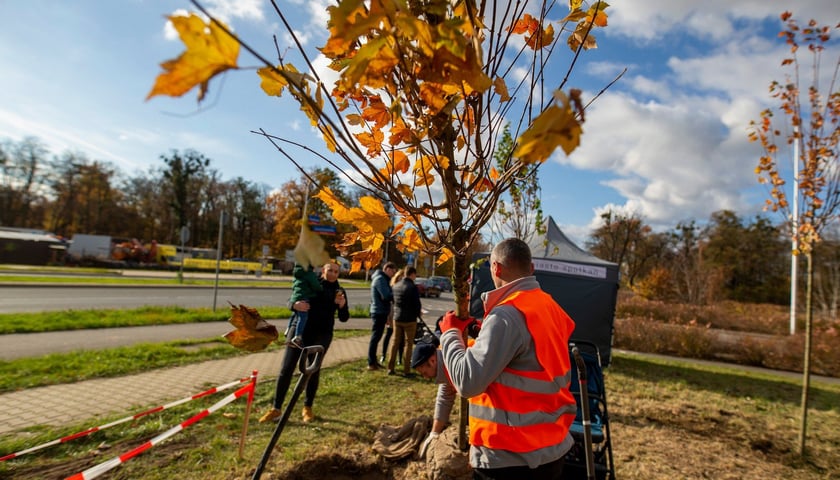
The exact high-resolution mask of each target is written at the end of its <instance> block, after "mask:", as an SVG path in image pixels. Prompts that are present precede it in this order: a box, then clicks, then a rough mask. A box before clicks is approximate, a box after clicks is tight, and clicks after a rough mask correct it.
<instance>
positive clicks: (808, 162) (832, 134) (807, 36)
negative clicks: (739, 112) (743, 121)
mask: <svg viewBox="0 0 840 480" xmlns="http://www.w3.org/2000/svg"><path fill="white" fill-rule="evenodd" d="M781 20H782V22H784V23H785V29H784V30H783V31H782V32H781V33H780V34H779V36H780V37H782V38H784V39H785V41H786V43H787V44H788V45H789V46H790V57H787V58H785V59H783V60H782V66H786V67H790V68H792V69H793V72H792V74H790V75H788V77H787V79H786V83H784V84H782V83H779V82H777V81H773V82H771V84H770V94H771V96H772V97H773V98H775V99H777V100H778V101H779V105H778V110H780V111H781V112H782V114H783V115H784V120H783V122H785V126H786V127H788V128H789V130H788V131H787V132H785V133H782V129H781V126H779V125H778V123H776V124H774V118H773V110H771V109H767V110H764V111H763V112H761V120H760V121H753V122H751V123H750V134H749V138H750V140H751V141H757V142H759V143H760V144H761V146H762V148H763V150H764V155H762V156H761V158H760V159H759V163H758V166H757V167H756V169H755V171H756V174H757V175H758V178H759V182H760V183H762V184H765V185H767V186H768V189H769V193H770V198H769V199H768V200H767V204H766V207H767V209H768V210H772V211H774V212H780V213H782V214H783V215H784V216H785V218H786V220H787V221H788V223H789V225H790V232H791V235H792V237H793V243H794V245H795V248H794V251H793V254H794V255H799V254H802V255H804V256H805V259H806V263H807V273H806V290H805V298H806V305H805V312H806V320H805V357H804V368H803V385H802V405H801V408H802V417H801V419H800V422H801V423H800V430H799V432H800V433H799V444H798V447H799V453H800V455H801V454H804V453H805V438H806V429H807V418H808V390H809V384H810V370H811V343H812V338H811V337H812V333H811V330H812V325H813V307H812V299H813V279H814V259H813V251H814V246H815V245H816V244H817V243H818V242H819V241H820V233H821V231H822V230H823V228H824V227H825V226H826V225H828V224H831V223H832V222H836V221H837V214H838V208H840V168H839V167H838V165H837V158H838V143H840V90H839V89H838V85H837V83H836V82H837V80H840V78H838V73H840V55H838V56H837V58H836V59H835V60H834V61H833V63H829V68H830V70H829V72H831V73H830V74H829V75H828V78H824V76H823V75H824V72H823V71H822V69H821V68H820V67H821V66H822V65H823V55H824V54H825V49H826V47H827V46H829V45H830V44H829V40H830V39H831V33H832V30H836V29H840V24H838V25H836V26H834V27H830V26H823V25H819V23H818V22H817V21H816V20H811V21H810V22H808V24H807V26H804V27H800V25H799V24H798V23H797V22H796V20H794V19H793V15H792V14H791V13H790V12H784V13H783V14H782V15H781ZM800 46H806V47H807V52H806V55H807V56H808V57H809V58H810V60H811V65H810V66H809V68H808V70H807V72H808V73H809V74H810V77H807V76H806V77H805V78H807V79H808V80H805V81H804V82H803V78H802V76H801V74H802V72H800V57H799V54H800V53H801V52H800V51H799V47H800ZM826 79H827V80H828V82H827V83H826V82H825V80H826ZM826 84H827V85H828V86H827V88H825V89H822V88H821V87H823V86H825V85H826ZM803 86H804V87H805V88H803ZM780 144H781V145H780ZM785 145H787V146H794V145H795V146H797V147H799V146H801V148H794V151H795V152H796V151H797V150H798V155H797V156H796V157H795V158H794V162H795V164H796V166H797V170H798V175H797V176H796V177H795V178H794V179H793V181H794V185H793V191H792V192H791V193H790V195H792V196H793V197H794V198H795V200H794V201H793V205H791V202H789V201H788V197H789V194H788V193H787V192H786V191H785V184H786V182H785V180H784V174H783V171H784V170H783V168H782V164H780V162H779V159H778V156H779V154H780V152H785V153H788V152H787V149H786V148H784V146H785ZM786 158H789V157H786ZM783 161H784V163H785V164H787V160H783ZM794 281H796V279H794Z"/></svg>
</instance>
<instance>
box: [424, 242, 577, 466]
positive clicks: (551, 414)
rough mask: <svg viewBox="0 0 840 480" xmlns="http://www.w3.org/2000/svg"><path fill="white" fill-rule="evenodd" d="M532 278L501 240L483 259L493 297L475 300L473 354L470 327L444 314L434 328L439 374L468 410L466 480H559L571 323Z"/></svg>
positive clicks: (567, 440)
mask: <svg viewBox="0 0 840 480" xmlns="http://www.w3.org/2000/svg"><path fill="white" fill-rule="evenodd" d="M533 275H534V265H533V263H532V260H531V250H530V248H529V247H528V244H527V243H525V242H523V241H522V240H519V239H516V238H509V239H506V240H503V241H502V242H500V243H499V244H498V245H496V246H495V247H494V248H493V251H492V252H491V253H490V276H491V277H492V279H493V284H494V285H495V286H496V289H495V290H491V291H489V292H485V293H484V294H483V295H482V300H483V302H484V312H485V317H484V321H483V323H482V325H481V333H480V334H479V335H478V336H477V337H476V340H475V343H474V344H473V346H472V347H470V348H467V344H466V343H465V341H464V331H465V330H466V329H467V328H468V327H469V326H470V325H471V324H472V323H473V322H474V319H470V318H467V319H462V318H459V317H457V316H456V315H455V312H451V311H450V312H447V313H446V314H445V315H444V316H443V320H442V321H441V322H440V330H441V332H442V333H441V337H440V344H441V349H442V353H443V355H442V358H443V363H444V366H445V368H446V371H447V372H448V373H449V378H450V379H451V381H452V385H453V386H454V387H455V389H456V390H457V391H458V393H460V394H461V396H462V397H464V398H467V399H469V403H470V406H469V414H470V418H469V422H470V424H469V441H470V464H471V465H472V467H473V479H482V480H487V479H507V478H529V479H536V480H542V479H557V478H560V475H561V474H562V471H563V457H564V455H565V454H566V452H568V451H569V449H570V448H571V447H572V446H573V445H574V440H573V439H572V436H571V434H570V433H569V427H570V426H571V424H572V421H573V420H574V418H575V412H576V410H577V408H576V406H575V399H574V397H573V396H572V394H571V393H570V392H569V382H570V380H571V375H572V366H571V361H570V360H569V349H568V344H569V337H570V336H571V334H572V331H574V328H575V323H574V321H572V319H571V318H570V317H569V315H567V314H566V312H565V311H563V309H562V308H560V306H559V305H557V303H556V302H555V301H554V300H553V299H552V298H551V296H550V295H548V294H547V293H545V292H544V291H543V290H542V289H540V284H539V283H538V282H537V280H536V277H534V276H533Z"/></svg>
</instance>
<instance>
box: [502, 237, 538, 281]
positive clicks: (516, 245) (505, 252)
mask: <svg viewBox="0 0 840 480" xmlns="http://www.w3.org/2000/svg"><path fill="white" fill-rule="evenodd" d="M493 257H494V259H495V261H497V262H499V263H501V264H502V265H504V266H505V267H506V268H507V269H508V270H510V271H511V272H517V273H519V274H521V275H530V274H531V248H530V247H529V246H528V244H527V243H525V242H524V241H522V240H520V239H518V238H506V239H504V240H502V241H501V242H499V243H498V244H497V245H496V247H495V248H493Z"/></svg>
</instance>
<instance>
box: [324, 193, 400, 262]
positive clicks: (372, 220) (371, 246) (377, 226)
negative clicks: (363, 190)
mask: <svg viewBox="0 0 840 480" xmlns="http://www.w3.org/2000/svg"><path fill="white" fill-rule="evenodd" d="M315 197H316V198H319V199H321V201H323V202H324V203H325V204H326V205H327V207H329V208H330V209H331V210H332V215H333V218H335V220H336V221H337V222H339V223H343V224H346V225H353V226H355V227H356V229H357V230H356V231H353V232H349V233H347V234H346V235H345V236H344V242H343V243H342V244H341V246H342V247H345V248H349V247H351V246H353V245H354V244H355V243H356V242H359V243H360V244H361V247H362V250H361V251H360V252H357V253H355V254H353V255H354V259H358V262H354V263H357V265H362V264H368V263H369V262H373V261H374V260H376V262H378V260H379V259H381V258H382V251H381V250H382V245H383V243H384V241H385V236H384V235H383V233H384V232H386V231H387V230H388V228H389V227H390V226H391V216H390V215H389V214H388V212H386V211H385V207H384V206H383V205H382V202H381V201H380V200H379V199H378V198H375V197H370V196H364V197H361V198H360V199H359V207H352V208H348V207H347V206H345V205H344V203H343V202H342V201H341V200H340V199H339V198H338V197H336V196H335V194H334V193H333V192H332V190H330V189H329V187H323V188H321V190H319V191H318V193H317V194H316V195H315ZM355 255H357V256H355ZM376 262H374V263H372V264H370V265H375V264H376ZM352 268H354V267H351V270H352Z"/></svg>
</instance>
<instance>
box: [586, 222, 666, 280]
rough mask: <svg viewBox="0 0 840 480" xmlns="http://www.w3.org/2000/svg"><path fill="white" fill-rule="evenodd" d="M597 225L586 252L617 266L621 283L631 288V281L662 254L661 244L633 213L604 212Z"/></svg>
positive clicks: (647, 268)
mask: <svg viewBox="0 0 840 480" xmlns="http://www.w3.org/2000/svg"><path fill="white" fill-rule="evenodd" d="M601 222H602V223H601V226H600V227H598V228H596V229H595V231H594V232H592V234H591V235H590V237H589V240H587V242H586V247H587V249H588V250H589V252H590V253H592V254H593V255H595V256H596V257H598V258H601V259H603V260H607V261H610V262H613V263H617V264H618V266H619V269H620V272H621V276H622V281H624V282H625V283H626V284H627V285H628V286H630V287H633V285H634V284H635V281H636V279H637V278H639V277H640V276H643V275H644V274H646V273H647V271H648V270H649V269H650V264H651V263H652V262H653V261H654V260H655V259H656V257H657V256H659V255H660V254H661V253H662V249H663V248H664V246H665V244H664V242H662V241H658V240H659V239H658V238H657V237H656V236H655V235H654V234H653V231H652V229H651V228H650V226H648V225H646V224H645V223H644V221H643V219H642V218H641V216H639V214H637V213H635V212H634V213H630V214H626V213H619V212H614V211H613V210H608V211H606V212H604V213H602V214H601Z"/></svg>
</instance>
